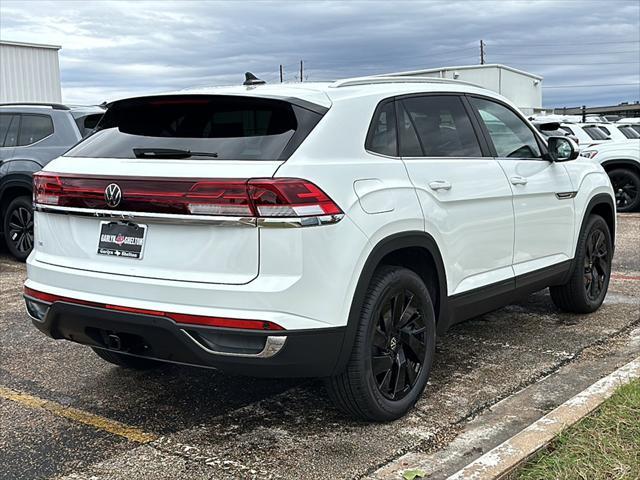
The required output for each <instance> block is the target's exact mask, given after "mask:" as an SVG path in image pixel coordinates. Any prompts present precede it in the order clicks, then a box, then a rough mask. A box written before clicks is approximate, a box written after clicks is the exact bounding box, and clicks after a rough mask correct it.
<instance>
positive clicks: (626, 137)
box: [532, 116, 640, 212]
mask: <svg viewBox="0 0 640 480" xmlns="http://www.w3.org/2000/svg"><path fill="white" fill-rule="evenodd" d="M554 120H555V121H554ZM568 120H575V116H574V117H563V116H544V117H537V118H535V119H534V120H533V121H532V123H533V124H534V125H535V126H536V128H537V129H538V130H540V131H541V132H542V133H543V134H544V135H546V136H549V135H550V134H554V135H556V134H558V133H559V132H560V131H563V132H564V133H565V134H566V135H567V136H569V137H570V138H572V139H573V140H574V141H576V142H577V143H578V145H579V146H580V150H581V153H580V154H581V155H583V156H586V157H588V158H591V159H593V160H595V161H597V162H599V163H600V164H601V165H602V166H603V167H604V169H605V170H606V172H607V174H608V175H609V178H610V180H611V184H612V185H613V188H614V190H615V194H616V208H617V211H619V212H632V211H636V210H637V209H638V208H640V123H638V122H634V120H633V119H621V120H618V121H616V122H607V121H606V120H605V119H601V118H595V117H591V118H587V122H579V121H568Z"/></svg>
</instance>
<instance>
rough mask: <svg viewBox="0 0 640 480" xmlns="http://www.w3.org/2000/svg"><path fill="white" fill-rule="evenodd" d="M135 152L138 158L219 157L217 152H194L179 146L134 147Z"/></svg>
mask: <svg viewBox="0 0 640 480" xmlns="http://www.w3.org/2000/svg"><path fill="white" fill-rule="evenodd" d="M133 153H134V155H135V156H136V158H189V157H210V158H218V154H217V153H216V152H192V151H191V150H179V149H177V148H134V149H133Z"/></svg>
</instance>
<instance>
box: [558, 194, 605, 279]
mask: <svg viewBox="0 0 640 480" xmlns="http://www.w3.org/2000/svg"><path fill="white" fill-rule="evenodd" d="M598 205H607V206H608V207H609V208H611V212H612V213H613V230H612V232H611V244H612V245H611V248H612V252H611V256H612V257H613V254H614V253H615V248H616V243H615V240H616V205H615V203H614V201H613V198H611V195H609V194H608V193H598V194H596V195H594V196H593V197H592V198H591V199H590V200H589V203H587V206H586V208H585V209H584V214H583V215H582V222H581V223H580V231H579V233H578V236H577V237H576V242H577V240H578V239H579V238H580V237H581V236H582V234H583V233H584V229H585V228H586V227H587V220H588V219H589V216H590V215H591V213H592V212H593V209H594V208H595V207H596V206H598ZM605 220H606V219H605ZM576 251H577V245H576ZM575 265H576V255H575V254H574V255H573V258H572V259H571V266H570V268H569V270H568V271H567V275H566V277H565V278H564V280H563V283H566V282H568V281H569V278H570V277H571V274H572V273H573V269H574V268H575Z"/></svg>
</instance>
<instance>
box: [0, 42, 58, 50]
mask: <svg viewBox="0 0 640 480" xmlns="http://www.w3.org/2000/svg"><path fill="white" fill-rule="evenodd" d="M0 45H11V46H13V47H30V48H46V49H49V50H60V49H61V48H62V46H61V45H48V44H46V43H30V42H12V41H9V40H0Z"/></svg>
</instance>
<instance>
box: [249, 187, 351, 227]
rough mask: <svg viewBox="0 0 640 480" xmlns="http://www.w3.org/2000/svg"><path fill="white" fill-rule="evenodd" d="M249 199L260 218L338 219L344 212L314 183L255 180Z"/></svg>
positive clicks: (250, 189)
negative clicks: (333, 216) (338, 215)
mask: <svg viewBox="0 0 640 480" xmlns="http://www.w3.org/2000/svg"><path fill="white" fill-rule="evenodd" d="M248 189H249V197H250V198H251V203H252V204H253V206H254V208H255V213H256V216H258V217H308V216H316V215H336V214H339V213H342V210H340V208H339V207H338V206H337V205H336V204H335V203H334V202H333V200H331V199H330V198H329V197H328V196H327V194H326V193H324V192H323V191H322V190H320V189H319V188H318V187H317V186H315V185H314V184H313V183H311V182H308V181H306V180H300V179H297V178H274V179H271V178H268V179H252V180H249V182H248Z"/></svg>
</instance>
